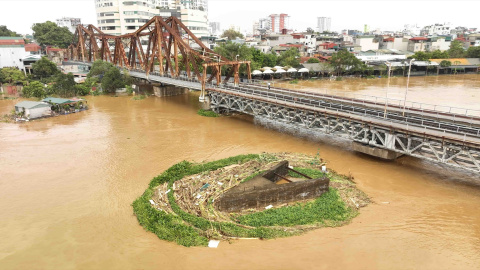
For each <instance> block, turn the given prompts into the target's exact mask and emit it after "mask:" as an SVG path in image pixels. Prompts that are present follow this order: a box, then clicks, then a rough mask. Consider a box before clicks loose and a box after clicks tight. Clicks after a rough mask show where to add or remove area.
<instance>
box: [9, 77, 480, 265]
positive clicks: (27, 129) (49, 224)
mask: <svg viewBox="0 0 480 270" xmlns="http://www.w3.org/2000/svg"><path fill="white" fill-rule="evenodd" d="M479 77H480V76H478V75H469V76H464V77H461V76H457V77H452V76H442V77H438V78H437V77H428V78H412V81H411V83H412V84H411V88H410V89H412V88H413V89H412V92H411V94H412V95H410V97H411V98H412V99H414V98H417V99H419V100H424V99H425V98H426V97H429V99H430V100H431V102H434V103H435V102H436V103H444V104H448V105H455V106H473V107H474V108H475V106H477V107H476V108H477V109H480V108H478V107H480V106H479V105H478V104H479V102H480V94H479V91H480V89H479V83H478V82H479V79H478V78H479ZM450 79H451V80H454V81H455V82H451V80H450ZM397 80H398V86H395V83H393V82H392V84H391V89H394V88H395V87H397V88H398V89H399V91H400V89H401V88H402V82H401V81H400V80H403V79H397ZM430 80H432V81H434V82H435V83H432V82H430ZM359 82H361V85H360V83H359ZM309 83H310V82H309ZM384 83H385V81H384V80H368V81H356V80H353V81H348V80H347V81H343V82H326V83H318V82H317V84H318V85H316V86H315V87H318V88H322V87H325V88H330V89H332V90H339V91H340V90H341V91H347V90H348V89H352V90H353V91H356V92H357V93H362V94H376V93H379V94H384V93H381V92H379V91H380V87H381V86H382V84H384ZM403 83H404V82H403ZM412 86H413V87H412ZM435 89H436V90H435ZM392 91H393V90H392ZM452 91H453V92H454V93H451V92H452ZM392 93H393V92H392ZM432 93H435V95H432ZM409 94H410V93H409ZM452 97H454V98H455V99H453V98H452ZM17 102H19V100H14V101H12V100H8V101H7V100H5V101H0V114H2V115H3V114H5V113H7V112H9V111H11V109H12V108H13V105H14V104H15V103H17ZM88 103H89V105H90V108H91V109H90V110H89V111H85V112H81V113H78V114H73V115H67V116H61V117H56V118H50V119H44V120H39V121H32V122H29V123H24V124H7V123H0V236H1V238H0V239H1V240H0V269H478V268H480V211H479V206H480V179H479V178H480V177H479V175H478V174H473V173H468V172H465V171H461V170H455V169H452V168H450V167H447V166H441V165H436V164H433V163H429V162H425V161H421V160H418V159H414V158H410V157H402V158H400V159H398V160H397V161H395V162H384V161H380V160H378V159H374V158H371V157H368V156H365V155H362V154H358V153H354V152H352V151H351V150H350V149H349V147H348V146H349V144H348V143H347V142H344V141H338V140H334V139H326V140H323V141H320V142H314V141H308V140H305V139H302V138H296V137H295V136H292V135H288V134H283V133H280V132H277V131H273V130H269V129H266V128H264V127H261V126H257V125H254V124H253V120H252V119H251V118H249V117H242V116H237V117H221V118H205V117H201V116H198V115H197V114H196V111H197V110H198V107H199V104H198V94H197V93H190V94H188V95H183V96H177V97H168V98H156V97H149V98H147V99H145V100H139V101H135V100H132V99H131V97H117V98H115V97H108V96H98V97H88ZM263 151H268V152H285V151H288V152H300V153H305V154H311V155H314V154H316V153H317V152H319V153H320V155H321V156H322V157H323V158H324V159H326V160H327V161H328V167H330V168H332V169H334V170H336V171H338V172H340V173H343V174H349V173H351V174H352V175H353V176H354V177H355V181H356V182H357V184H358V187H359V188H361V189H362V190H363V191H365V192H366V193H367V194H368V195H369V196H370V197H371V198H372V200H373V203H372V204H370V205H369V206H367V207H366V208H364V209H361V211H360V212H361V213H360V215H359V216H358V217H357V218H355V219H354V220H353V221H352V223H351V224H349V225H346V226H344V227H340V228H324V229H319V230H315V231H311V232H308V233H306V234H304V235H301V236H296V237H291V238H284V239H276V240H266V241H262V240H241V241H234V242H232V243H227V242H221V243H220V245H219V248H217V249H209V248H204V247H195V248H186V247H182V246H178V245H176V244H174V243H169V242H165V241H162V240H159V239H158V238H157V237H156V236H155V235H154V234H152V233H149V232H146V231H145V230H144V229H143V228H142V227H141V226H140V225H139V224H138V222H137V219H136V218H135V216H134V215H133V211H132V207H131V203H132V202H133V201H134V200H135V199H136V198H137V197H139V196H140V195H141V194H142V193H143V191H144V190H145V189H146V188H147V185H148V183H149V182H150V180H151V179H152V178H153V177H154V176H156V175H158V174H160V173H161V172H162V171H163V170H165V169H167V168H168V167H170V166H171V165H173V164H175V163H178V162H180V161H182V160H189V161H196V162H200V161H204V160H216V159H220V158H225V157H229V156H232V155H238V154H246V153H261V152H263Z"/></svg>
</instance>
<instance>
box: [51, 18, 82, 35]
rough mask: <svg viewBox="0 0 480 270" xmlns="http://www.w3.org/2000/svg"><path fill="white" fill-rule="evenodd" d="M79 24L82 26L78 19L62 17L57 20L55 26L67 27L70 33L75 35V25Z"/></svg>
mask: <svg viewBox="0 0 480 270" xmlns="http://www.w3.org/2000/svg"><path fill="white" fill-rule="evenodd" d="M79 24H82V20H81V19H80V18H67V17H63V18H61V19H57V25H58V26H59V27H67V28H68V30H70V32H72V33H75V31H76V30H77V25H79Z"/></svg>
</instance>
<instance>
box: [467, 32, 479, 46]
mask: <svg viewBox="0 0 480 270" xmlns="http://www.w3.org/2000/svg"><path fill="white" fill-rule="evenodd" d="M467 42H468V45H469V46H470V47H477V46H480V33H477V34H471V35H469V36H468V39H467Z"/></svg>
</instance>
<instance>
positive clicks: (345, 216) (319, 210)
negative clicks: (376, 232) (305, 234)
mask: <svg viewBox="0 0 480 270" xmlns="http://www.w3.org/2000/svg"><path fill="white" fill-rule="evenodd" d="M353 216H354V212H353V211H352V210H351V209H349V208H348V207H347V206H346V205H345V203H344V202H343V201H342V200H341V198H340V196H339V195H338V193H337V191H336V190H335V189H333V188H330V190H329V191H328V192H325V193H324V194H322V196H320V197H319V198H317V199H316V200H315V201H313V202H309V203H304V204H300V203H299V204H296V205H294V206H287V207H282V208H277V209H269V210H265V211H262V212H258V213H253V214H248V215H244V216H240V217H237V221H238V222H239V223H240V224H244V225H248V226H253V227H259V226H295V225H306V224H314V223H322V224H325V223H327V222H328V221H333V222H339V221H340V222H341V221H347V220H349V219H350V218H352V217H353Z"/></svg>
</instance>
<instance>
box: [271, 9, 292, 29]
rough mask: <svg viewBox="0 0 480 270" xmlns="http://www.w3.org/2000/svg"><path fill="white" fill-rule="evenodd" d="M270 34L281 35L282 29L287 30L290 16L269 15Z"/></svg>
mask: <svg viewBox="0 0 480 270" xmlns="http://www.w3.org/2000/svg"><path fill="white" fill-rule="evenodd" d="M270 20H271V31H272V33H282V31H283V29H288V26H289V24H290V16H288V14H283V13H282V14H272V15H270Z"/></svg>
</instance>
